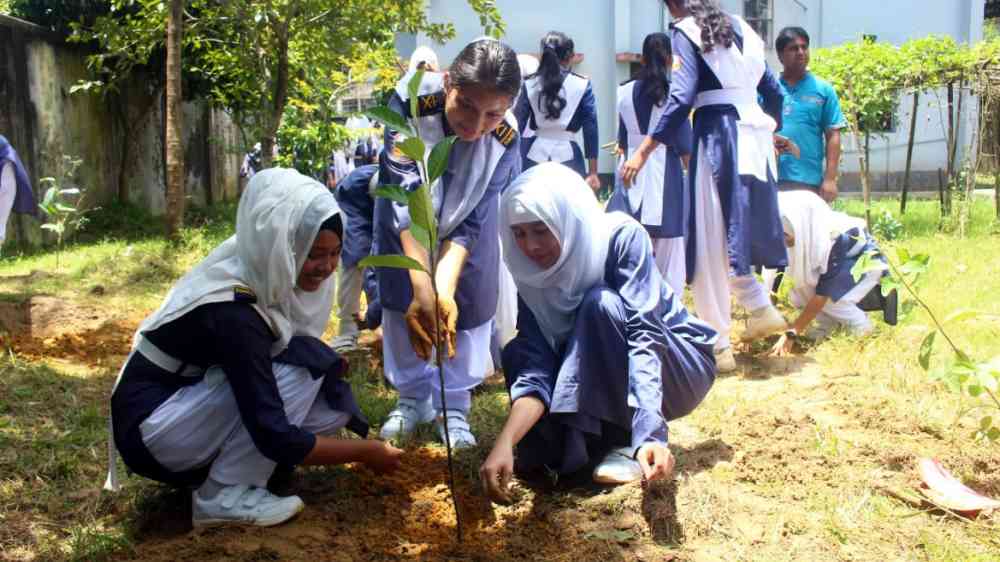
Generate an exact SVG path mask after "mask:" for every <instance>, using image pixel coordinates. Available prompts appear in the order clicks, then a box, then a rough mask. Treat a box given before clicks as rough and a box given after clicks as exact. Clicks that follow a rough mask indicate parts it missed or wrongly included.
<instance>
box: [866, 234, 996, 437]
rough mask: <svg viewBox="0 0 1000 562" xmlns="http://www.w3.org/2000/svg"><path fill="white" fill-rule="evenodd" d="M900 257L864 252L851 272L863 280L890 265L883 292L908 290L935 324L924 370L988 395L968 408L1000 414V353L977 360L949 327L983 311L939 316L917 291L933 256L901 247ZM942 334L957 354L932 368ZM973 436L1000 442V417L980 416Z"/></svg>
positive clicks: (962, 389) (923, 350)
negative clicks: (881, 256)
mask: <svg viewBox="0 0 1000 562" xmlns="http://www.w3.org/2000/svg"><path fill="white" fill-rule="evenodd" d="M896 256H897V259H898V262H897V261H896V260H892V259H890V258H889V257H888V256H884V259H885V261H884V262H883V261H882V260H880V259H879V258H878V253H877V252H876V251H874V250H871V251H869V252H866V253H865V254H862V256H861V258H860V259H859V260H858V261H857V263H855V264H854V267H853V268H852V269H851V274H852V275H853V276H854V279H855V280H859V279H861V277H862V276H864V275H865V274H866V273H868V272H869V271H876V270H879V269H882V267H883V265H884V264H888V266H889V270H890V272H891V274H890V275H887V276H885V277H883V278H882V281H881V290H882V295H883V296H886V295H888V294H889V293H890V292H891V291H893V290H897V289H904V290H905V291H906V292H907V293H908V294H909V295H910V297H911V298H912V299H913V301H914V302H915V303H916V305H917V306H919V307H920V308H922V309H923V310H924V311H925V312H926V313H927V316H928V317H929V318H930V319H931V322H932V323H933V329H932V330H931V331H930V332H929V333H928V334H927V335H926V336H924V339H923V341H922V342H921V343H920V350H919V352H918V355H917V362H918V363H919V364H920V367H921V368H922V369H923V370H924V371H928V372H929V373H930V378H931V380H934V381H939V382H941V383H942V384H944V386H945V387H946V388H948V390H950V391H952V392H954V393H956V394H968V395H969V396H970V397H972V398H976V399H980V398H981V397H983V396H985V397H986V398H988V401H987V402H985V403H980V404H977V405H975V406H973V407H971V408H969V410H967V412H968V411H972V410H977V409H987V410H989V411H995V413H996V414H1000V356H997V357H994V358H993V359H992V360H990V361H975V360H974V359H973V358H972V357H971V356H970V355H969V354H967V353H966V352H965V351H963V350H962V349H961V348H960V347H959V345H958V344H957V343H956V342H955V340H954V338H953V337H952V336H951V334H949V333H948V331H947V330H946V326H948V325H949V324H954V323H957V322H962V321H966V320H970V319H972V318H974V317H976V316H979V315H980V313H979V312H977V311H974V310H958V311H955V312H953V313H951V314H949V315H948V316H947V317H945V318H944V319H939V318H938V315H937V314H935V313H934V310H933V309H931V307H930V306H928V305H927V302H926V301H924V300H923V299H922V298H921V297H920V294H919V293H918V291H917V286H918V284H919V282H920V280H921V278H922V277H923V276H924V275H925V274H926V273H927V272H928V271H929V269H930V262H931V258H930V256H929V255H927V254H910V252H909V251H908V250H907V249H906V248H897V250H896ZM938 334H940V335H941V338H942V339H944V340H945V342H947V344H948V347H950V348H951V351H952V354H953V357H952V359H951V361H949V362H948V363H946V364H945V365H943V366H939V367H936V368H934V369H931V365H930V362H931V355H932V353H933V351H934V343H935V341H936V340H937V336H938ZM973 437H974V438H977V439H985V440H988V441H992V442H996V441H998V440H1000V419H995V418H994V417H993V416H990V415H984V416H982V417H980V418H979V422H978V424H977V428H976V430H975V431H974V432H973Z"/></svg>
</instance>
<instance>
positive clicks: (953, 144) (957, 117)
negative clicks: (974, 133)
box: [948, 78, 965, 207]
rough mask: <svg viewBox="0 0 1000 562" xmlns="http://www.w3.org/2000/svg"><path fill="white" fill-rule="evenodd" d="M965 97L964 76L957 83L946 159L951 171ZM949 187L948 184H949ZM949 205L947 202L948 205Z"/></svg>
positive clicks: (954, 161)
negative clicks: (952, 127) (953, 115)
mask: <svg viewBox="0 0 1000 562" xmlns="http://www.w3.org/2000/svg"><path fill="white" fill-rule="evenodd" d="M964 98H965V78H962V80H961V81H960V82H959V83H958V107H957V108H956V109H955V118H954V129H953V131H952V133H951V146H950V147H949V152H948V160H949V161H950V162H951V171H952V173H957V170H956V169H955V164H956V159H957V156H958V129H959V125H960V124H961V119H962V100H963V99H964ZM949 188H950V186H949ZM950 206H951V204H950V202H949V207H950Z"/></svg>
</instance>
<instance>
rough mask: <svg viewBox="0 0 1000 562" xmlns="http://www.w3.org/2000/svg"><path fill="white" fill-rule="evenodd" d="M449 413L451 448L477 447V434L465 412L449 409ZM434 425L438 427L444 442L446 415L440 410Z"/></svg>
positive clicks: (439, 434)
mask: <svg viewBox="0 0 1000 562" xmlns="http://www.w3.org/2000/svg"><path fill="white" fill-rule="evenodd" d="M447 415H448V437H450V438H451V448H452V449H453V450H458V449H468V448H471V447H475V446H476V436H475V435H473V434H472V428H470V427H469V420H468V419H467V418H466V417H465V412H463V411H462V410H450V409H449V410H448V411H447ZM434 426H435V427H437V431H438V437H440V438H441V442H442V443H444V442H445V439H444V415H443V413H442V412H441V411H440V410H439V411H438V415H437V419H435V420H434Z"/></svg>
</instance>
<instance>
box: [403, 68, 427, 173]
mask: <svg viewBox="0 0 1000 562" xmlns="http://www.w3.org/2000/svg"><path fill="white" fill-rule="evenodd" d="M423 80H424V71H423V70H418V71H417V72H416V73H415V74H414V75H413V77H412V78H410V82H409V83H408V84H407V85H406V93H407V94H409V95H410V115H411V116H412V117H413V118H414V119H416V118H417V115H420V99H419V97H420V83H421V82H422V81H423ZM411 136H412V135H411ZM420 159H421V160H423V156H421V157H420Z"/></svg>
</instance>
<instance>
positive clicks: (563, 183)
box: [500, 162, 629, 349]
mask: <svg viewBox="0 0 1000 562" xmlns="http://www.w3.org/2000/svg"><path fill="white" fill-rule="evenodd" d="M628 219H629V217H628V216H627V215H625V214H623V213H608V214H606V213H605V212H604V210H603V209H602V208H601V206H600V205H599V204H598V202H597V198H596V197H594V192H593V191H592V190H591V189H590V187H589V186H587V184H586V182H584V181H583V178H581V177H580V175H579V174H577V173H576V172H574V171H572V170H570V169H569V168H567V167H566V166H563V165H562V164H557V163H554V162H546V163H544V164H539V165H537V166H534V167H532V168H531V169H529V170H528V171H526V172H524V173H523V174H521V175H520V176H518V177H517V179H515V180H514V182H513V183H511V185H510V187H509V188H507V191H506V192H505V193H504V195H503V199H502V201H501V207H500V239H501V241H502V242H503V256H504V260H505V261H506V262H507V267H508V268H509V269H510V272H511V275H513V277H514V282H515V283H516V284H517V292H518V294H519V295H520V296H521V298H522V299H524V302H525V304H527V305H528V308H530V309H531V312H532V314H534V316H535V319H536V320H537V321H538V326H539V327H540V328H541V330H542V333H543V334H545V338H546V339H547V340H548V343H549V345H550V346H552V348H553V349H558V347H559V346H560V345H562V344H563V343H564V342H565V341H566V339H567V338H569V335H570V333H571V332H572V330H573V325H574V323H575V321H576V311H577V309H578V308H579V307H580V303H581V302H582V301H583V298H584V296H586V294H587V291H589V290H590V289H591V288H593V287H595V286H596V285H598V284H600V283H602V280H603V278H604V267H605V262H606V261H607V258H608V244H609V243H610V237H611V232H612V230H613V229H614V228H615V227H616V226H617V225H619V224H621V223H622V222H623V221H625V220H628ZM537 221H542V222H544V223H545V226H547V227H548V228H549V230H551V231H552V234H553V235H555V237H556V238H557V239H558V240H559V246H560V248H561V252H560V254H559V259H558V260H557V261H556V263H555V265H553V266H552V267H550V268H548V269H541V268H540V267H539V266H538V265H536V264H535V262H533V261H531V259H529V258H528V256H526V255H524V253H523V252H521V249H520V248H518V246H517V242H516V241H515V240H514V234H513V232H512V231H511V226H513V225H516V224H525V223H530V222H537Z"/></svg>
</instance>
